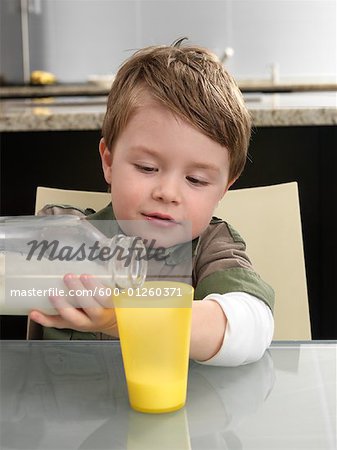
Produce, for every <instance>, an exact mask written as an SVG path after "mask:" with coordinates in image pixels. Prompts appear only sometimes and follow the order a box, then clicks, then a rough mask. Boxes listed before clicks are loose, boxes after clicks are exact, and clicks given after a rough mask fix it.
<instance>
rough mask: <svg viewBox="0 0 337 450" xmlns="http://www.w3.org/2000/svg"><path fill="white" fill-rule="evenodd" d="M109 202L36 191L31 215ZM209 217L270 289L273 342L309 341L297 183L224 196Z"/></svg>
mask: <svg viewBox="0 0 337 450" xmlns="http://www.w3.org/2000/svg"><path fill="white" fill-rule="evenodd" d="M109 201H110V194H109V193H104V192H85V191H68V190H64V189H53V188H45V187H38V189H37V196H36V212H37V211H38V210H39V209H41V208H42V207H43V206H44V205H45V204H47V203H61V204H70V205H73V206H78V207H81V208H86V207H92V208H93V209H95V210H99V209H101V208H103V207H104V206H105V205H107V204H108V202H109ZM214 215H217V216H218V217H221V218H224V219H225V220H226V221H227V222H229V223H230V224H231V225H232V226H233V227H234V228H236V229H237V230H238V231H239V232H240V234H241V235H242V237H243V238H244V239H245V241H246V243H247V253H248V255H249V256H250V258H251V260H252V263H253V265H254V268H255V270H256V271H257V272H258V273H259V274H260V275H261V277H262V278H263V279H264V280H265V281H267V282H268V283H269V284H270V285H271V286H272V287H273V288H274V290H275V294H276V302H275V311H274V317H275V333H274V339H275V340H310V339H311V331H310V316H309V306H308V296H307V287H306V275H305V264H304V254H303V244H302V230H301V221H300V208H299V200H298V189H297V183H295V182H294V183H285V184H279V185H275V186H267V187H256V188H248V189H239V190H231V191H228V192H227V194H226V195H225V197H224V198H223V200H222V201H221V202H220V203H219V205H218V207H217V208H216V210H215V212H214ZM30 328H31V327H30ZM27 336H28V338H30V339H32V338H34V332H33V331H31V332H29V331H28V335H27ZM35 336H37V334H36V333H35Z"/></svg>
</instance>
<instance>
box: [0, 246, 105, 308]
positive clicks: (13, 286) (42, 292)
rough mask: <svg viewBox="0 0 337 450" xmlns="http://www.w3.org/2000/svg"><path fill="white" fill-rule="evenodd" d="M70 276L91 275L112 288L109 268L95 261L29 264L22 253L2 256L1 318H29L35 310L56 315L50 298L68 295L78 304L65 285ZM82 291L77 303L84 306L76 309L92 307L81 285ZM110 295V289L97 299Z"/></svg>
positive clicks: (102, 291) (0, 258)
mask: <svg viewBox="0 0 337 450" xmlns="http://www.w3.org/2000/svg"><path fill="white" fill-rule="evenodd" d="M67 273H74V274H77V275H80V274H84V273H85V274H90V275H94V276H95V277H97V278H98V280H99V281H100V282H101V283H104V285H106V286H110V287H111V284H112V283H111V280H112V277H111V274H110V275H109V274H108V273H107V269H106V266H103V265H100V264H98V263H97V262H95V261H89V260H85V261H59V260H55V261H50V260H49V259H47V258H42V259H41V261H38V260H37V259H36V258H35V259H34V258H32V259H31V260H30V261H27V260H26V255H21V254H20V253H14V252H6V253H4V252H0V314H13V315H26V314H28V313H29V311H31V310H32V309H38V310H41V311H44V312H46V313H48V314H56V311H55V309H54V308H53V307H52V306H51V304H50V301H49V295H62V294H63V293H62V291H64V292H65V293H67V294H68V296H67V300H69V301H72V300H73V301H74V297H73V296H70V293H69V292H68V289H67V288H66V286H65V284H64V282H63V277H64V275H65V274H67ZM79 291H80V295H79V296H77V301H80V304H78V303H77V304H76V306H78V307H82V306H86V305H88V304H90V295H89V294H90V292H88V291H85V288H84V287H82V285H81V284H80V285H79ZM109 292H110V290H109V288H107V289H106V290H105V291H104V290H100V291H97V292H96V297H98V296H100V295H102V294H106V293H109ZM75 300H76V299H75Z"/></svg>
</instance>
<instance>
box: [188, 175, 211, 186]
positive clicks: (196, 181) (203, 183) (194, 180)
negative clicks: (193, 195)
mask: <svg viewBox="0 0 337 450" xmlns="http://www.w3.org/2000/svg"><path fill="white" fill-rule="evenodd" d="M186 180H188V181H189V182H190V183H192V184H194V185H196V186H207V185H208V184H209V183H208V182H207V181H204V180H199V179H198V178H195V177H186Z"/></svg>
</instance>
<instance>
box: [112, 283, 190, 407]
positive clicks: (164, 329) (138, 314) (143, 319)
mask: <svg viewBox="0 0 337 450" xmlns="http://www.w3.org/2000/svg"><path fill="white" fill-rule="evenodd" d="M113 301H114V305H115V308H116V317H117V323H118V330H119V337H120V342H121V349H122V357H123V363H124V369H125V375H126V381H127V386H128V393H129V401H130V404H131V407H132V408H133V409H134V410H136V411H141V412H145V413H165V412H170V411H175V410H177V409H180V408H182V407H183V406H184V405H185V402H186V391H187V375H188V361H189V347H190V334H191V317H192V301H193V287H192V286H190V285H188V284H185V283H178V282H167V281H153V282H151V281H150V282H146V283H144V285H143V286H142V287H141V288H137V289H126V290H125V292H123V293H121V294H120V295H118V296H115V297H114V299H113Z"/></svg>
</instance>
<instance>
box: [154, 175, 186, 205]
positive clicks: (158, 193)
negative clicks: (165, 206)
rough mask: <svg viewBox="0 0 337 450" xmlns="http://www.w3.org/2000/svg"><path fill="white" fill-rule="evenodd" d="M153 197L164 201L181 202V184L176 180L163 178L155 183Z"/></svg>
mask: <svg viewBox="0 0 337 450" xmlns="http://www.w3.org/2000/svg"><path fill="white" fill-rule="evenodd" d="M152 197H153V198H154V199H155V200H160V201H162V202H164V203H176V204H178V203H180V201H181V194H180V192H179V185H178V183H177V181H176V180H174V179H173V178H172V179H167V178H166V177H165V178H162V179H161V180H160V181H159V180H158V183H157V184H156V185H155V187H154V188H153V191H152Z"/></svg>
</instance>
